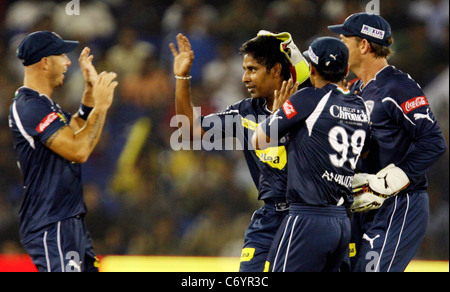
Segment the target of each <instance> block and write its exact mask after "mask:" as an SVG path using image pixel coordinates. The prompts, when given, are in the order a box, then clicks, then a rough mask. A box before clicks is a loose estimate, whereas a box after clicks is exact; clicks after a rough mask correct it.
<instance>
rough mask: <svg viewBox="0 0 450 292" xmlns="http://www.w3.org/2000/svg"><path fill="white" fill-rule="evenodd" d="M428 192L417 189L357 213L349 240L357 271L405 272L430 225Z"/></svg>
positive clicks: (352, 260)
mask: <svg viewBox="0 0 450 292" xmlns="http://www.w3.org/2000/svg"><path fill="white" fill-rule="evenodd" d="M428 217H429V203H428V194H427V192H426V191H417V192H414V193H409V194H400V195H398V196H395V197H393V198H389V199H387V200H386V201H385V202H384V204H383V205H382V206H381V208H380V209H377V210H373V211H369V212H367V213H355V214H354V216H353V220H352V240H351V244H350V250H353V251H354V252H351V255H350V259H351V270H352V271H354V272H403V271H404V270H405V269H406V267H407V266H408V264H409V262H410V261H411V260H412V259H413V257H414V254H415V253H416V252H417V249H418V248H419V246H420V244H421V242H422V240H423V238H424V236H425V232H426V229H427V225H428Z"/></svg>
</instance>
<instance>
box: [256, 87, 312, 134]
mask: <svg viewBox="0 0 450 292" xmlns="http://www.w3.org/2000/svg"><path fill="white" fill-rule="evenodd" d="M313 96H314V92H313V89H312V88H305V89H302V90H300V91H297V92H296V93H295V94H294V95H292V96H291V97H290V98H289V99H288V100H287V101H286V102H285V103H284V104H283V106H282V107H281V108H280V109H279V110H277V111H276V112H275V113H273V114H272V115H271V116H270V117H269V118H267V119H266V120H265V121H264V122H263V123H262V124H261V127H262V129H263V131H264V133H265V134H266V135H267V136H268V137H270V139H271V140H278V139H279V138H281V137H284V136H285V135H286V134H287V133H289V132H290V131H291V130H292V129H293V128H294V127H295V128H297V127H298V124H299V123H301V122H304V121H305V119H306V118H307V117H308V116H309V115H310V114H311V112H312V111H313V109H314V105H317V104H316V103H315V99H314V98H313Z"/></svg>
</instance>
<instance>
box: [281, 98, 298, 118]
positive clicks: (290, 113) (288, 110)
mask: <svg viewBox="0 0 450 292" xmlns="http://www.w3.org/2000/svg"><path fill="white" fill-rule="evenodd" d="M283 111H284V114H285V115H286V117H287V118H288V120H290V119H292V118H293V117H294V116H295V115H296V114H297V111H296V110H295V108H294V106H293V105H292V102H291V101H290V100H288V101H286V102H285V103H284V104H283Z"/></svg>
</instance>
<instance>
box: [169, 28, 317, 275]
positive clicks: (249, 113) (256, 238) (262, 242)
mask: <svg viewBox="0 0 450 292" xmlns="http://www.w3.org/2000/svg"><path fill="white" fill-rule="evenodd" d="M177 44H178V51H177V49H176V47H175V45H174V44H170V48H171V50H172V53H173V56H174V73H175V78H176V93H175V96H176V111H177V114H179V115H184V116H187V117H189V120H190V124H191V131H190V133H193V132H195V131H194V130H193V129H194V128H195V126H196V125H197V124H201V125H203V126H202V128H201V130H200V131H199V132H200V133H201V136H202V137H203V136H204V135H205V133H208V131H209V130H210V129H211V128H214V127H215V128H216V129H217V130H218V131H219V132H220V133H223V134H222V135H221V137H220V138H225V137H242V138H243V141H241V143H242V145H243V146H244V155H245V159H246V161H247V164H248V167H249V170H250V173H251V175H252V178H253V180H254V183H255V185H256V187H257V189H258V199H259V200H262V201H264V202H265V205H264V206H263V207H262V208H260V209H258V210H257V211H256V212H255V213H254V215H253V217H252V220H251V223H250V225H249V227H248V229H247V231H246V233H245V242H244V248H243V250H242V255H241V264H240V271H242V272H262V271H263V270H264V265H265V262H266V258H267V254H268V251H269V249H270V246H271V243H272V239H273V237H274V235H275V233H276V231H277V229H278V227H279V225H280V224H281V222H282V220H283V218H284V216H285V215H286V214H287V210H288V205H287V204H286V198H285V192H286V168H287V167H286V165H287V160H286V158H287V156H286V148H285V142H286V141H285V139H283V138H282V137H280V141H278V142H279V143H277V145H276V146H275V147H272V148H270V149H268V150H267V151H255V150H254V149H252V148H251V147H247V146H248V145H251V137H252V135H253V133H254V130H255V129H256V126H257V123H258V117H261V116H262V117H264V119H265V118H266V117H268V116H269V115H270V114H271V113H272V112H271V111H272V108H273V106H274V101H275V100H274V92H275V90H280V88H281V86H282V83H283V81H286V80H289V79H290V78H292V79H293V80H292V81H290V85H291V86H290V88H291V89H290V92H291V93H293V92H294V91H295V90H296V89H297V87H298V86H299V84H301V83H306V82H304V81H305V80H307V79H308V72H309V69H308V64H307V62H306V61H305V59H304V58H303V56H302V54H301V53H300V51H299V50H298V48H297V47H296V46H295V44H294V43H293V41H292V38H291V35H290V34H289V33H279V34H277V33H270V32H268V31H260V32H259V33H258V36H257V37H255V38H253V39H251V40H249V41H247V42H246V43H245V44H243V46H242V47H241V49H240V52H241V54H242V55H243V67H244V75H243V77H242V82H243V83H244V84H245V86H246V88H247V89H248V92H249V93H250V95H251V97H252V98H248V99H244V100H242V101H240V102H238V103H236V104H234V105H231V106H229V107H228V108H227V109H226V110H225V111H223V112H220V113H216V114H211V115H208V116H206V117H203V116H197V114H196V113H195V112H194V110H193V105H192V103H191V97H190V82H189V79H190V69H191V66H192V62H193V60H194V52H193V51H192V50H191V45H190V43H189V40H188V39H187V38H186V37H185V36H184V35H182V34H179V35H178V36H177ZM294 83H295V84H294ZM227 117H228V118H227ZM229 117H231V118H229ZM217 120H219V121H220V122H221V123H220V126H219V125H217V124H219V123H214V122H215V121H217ZM236 120H237V121H238V122H237V123H235V125H230V122H233V121H236ZM205 125H210V126H209V127H208V126H205ZM227 129H231V131H230V130H227ZM216 132H217V131H216ZM189 135H190V134H189ZM206 135H208V134H206ZM191 138H194V139H195V138H199V137H194V136H191ZM208 138H209V137H208Z"/></svg>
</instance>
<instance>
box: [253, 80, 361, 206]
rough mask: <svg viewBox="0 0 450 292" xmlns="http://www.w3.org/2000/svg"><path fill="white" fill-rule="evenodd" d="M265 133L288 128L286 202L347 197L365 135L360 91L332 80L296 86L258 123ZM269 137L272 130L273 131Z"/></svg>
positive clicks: (319, 202) (322, 202)
mask: <svg viewBox="0 0 450 292" xmlns="http://www.w3.org/2000/svg"><path fill="white" fill-rule="evenodd" d="M262 127H263V130H264V131H265V133H266V135H267V136H270V134H271V131H273V130H274V128H275V130H276V131H278V135H279V136H284V135H286V134H288V139H289V145H288V161H289V164H288V185H287V201H288V203H300V204H307V205H313V206H330V205H332V206H336V205H339V204H340V203H343V202H346V203H348V202H351V201H352V199H351V193H352V191H351V187H352V181H353V175H354V170H355V168H356V164H357V162H358V159H359V156H360V154H361V151H362V148H363V146H364V143H365V141H366V139H367V137H368V136H369V133H368V131H369V116H368V112H367V110H366V107H365V105H364V101H363V100H362V98H361V97H359V96H357V95H354V94H351V93H350V91H349V90H345V89H342V88H340V87H338V86H337V85H335V84H327V85H325V86H324V87H322V88H320V89H319V88H305V89H303V90H300V91H298V92H296V93H295V94H294V95H293V96H292V97H291V98H290V99H289V100H288V101H286V103H285V104H284V105H283V106H282V108H280V109H279V110H278V111H277V112H276V113H275V114H274V115H273V116H272V117H271V118H269V119H267V120H266V121H265V122H264V123H263V124H262ZM272 137H273V136H272Z"/></svg>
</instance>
